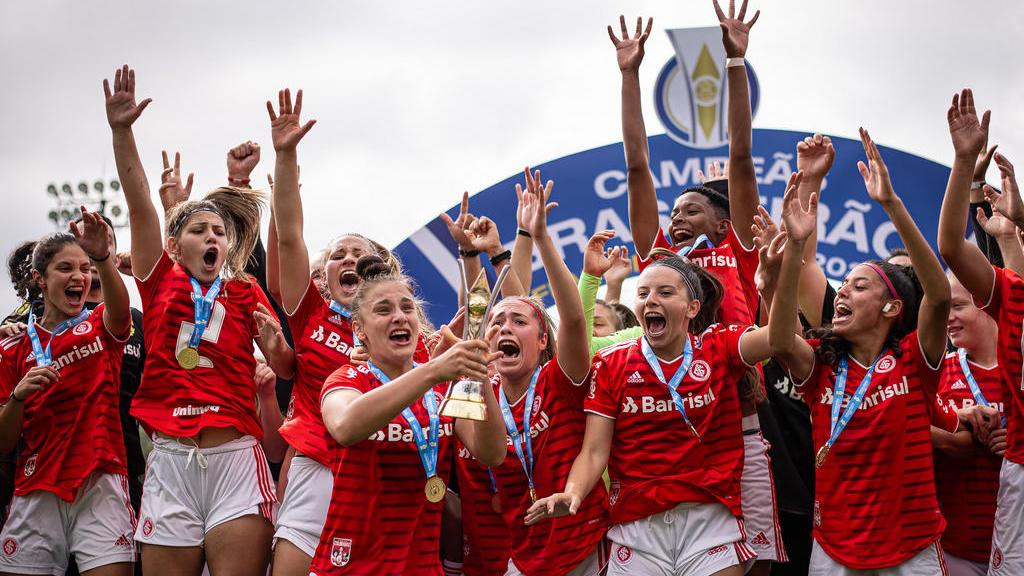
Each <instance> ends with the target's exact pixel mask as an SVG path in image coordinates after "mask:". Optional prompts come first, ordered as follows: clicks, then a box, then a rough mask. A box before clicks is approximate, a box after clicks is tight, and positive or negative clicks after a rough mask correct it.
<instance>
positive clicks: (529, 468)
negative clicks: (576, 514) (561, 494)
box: [491, 367, 540, 502]
mask: <svg viewBox="0 0 1024 576" xmlns="http://www.w3.org/2000/svg"><path fill="white" fill-rule="evenodd" d="M538 376H540V367H538V368H537V369H536V370H535V371H534V372H533V378H531V379H530V387H529V388H527V389H526V399H525V402H526V405H524V406H523V433H522V434H520V433H519V427H517V426H516V420H515V418H513V417H512V409H511V408H510V407H509V404H508V398H507V397H505V389H504V388H501V389H499V391H498V405H499V406H500V407H501V417H502V418H503V419H504V420H505V430H507V431H508V437H509V439H511V440H512V448H514V449H515V451H516V457H518V458H519V463H520V464H522V466H523V472H525V473H526V481H527V482H528V483H529V485H530V502H536V501H537V490H536V489H534V487H533V441H532V440H531V439H530V415H531V414H532V413H533V397H534V394H535V393H536V391H537V377H538ZM523 444H525V445H526V451H525V454H524V453H523ZM527 459H529V461H527ZM493 478H494V477H493V475H492V476H491V481H492V482H493V481H494V480H493Z"/></svg>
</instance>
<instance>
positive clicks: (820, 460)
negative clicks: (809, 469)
mask: <svg viewBox="0 0 1024 576" xmlns="http://www.w3.org/2000/svg"><path fill="white" fill-rule="evenodd" d="M827 457H828V444H824V445H822V447H821V448H818V453H817V454H816V455H815V456H814V467H815V468H821V467H822V466H823V465H824V464H825V458H827Z"/></svg>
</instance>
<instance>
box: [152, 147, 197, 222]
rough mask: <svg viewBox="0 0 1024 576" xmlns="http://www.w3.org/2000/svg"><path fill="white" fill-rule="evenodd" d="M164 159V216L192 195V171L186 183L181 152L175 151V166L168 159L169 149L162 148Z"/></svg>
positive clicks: (160, 191) (162, 190) (161, 183)
mask: <svg viewBox="0 0 1024 576" xmlns="http://www.w3.org/2000/svg"><path fill="white" fill-rule="evenodd" d="M160 154H161V156H162V157H163V161H164V171H163V172H161V173H160V190H159V191H158V192H157V193H158V194H159V196H160V204H161V206H163V209H164V217H165V218H166V216H167V214H168V213H170V211H171V210H173V209H174V207H175V206H177V205H178V204H181V203H182V202H185V201H187V200H188V197H189V196H191V195H192V178H193V176H195V174H193V173H192V172H189V173H188V180H186V181H185V182H184V183H183V182H182V180H181V153H180V152H175V153H174V166H171V163H170V162H169V161H168V159H167V150H161V152H160Z"/></svg>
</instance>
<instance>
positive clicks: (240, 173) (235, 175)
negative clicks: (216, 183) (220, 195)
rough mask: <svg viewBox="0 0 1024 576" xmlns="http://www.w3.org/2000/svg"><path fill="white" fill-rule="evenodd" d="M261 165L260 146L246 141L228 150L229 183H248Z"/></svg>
mask: <svg viewBox="0 0 1024 576" xmlns="http://www.w3.org/2000/svg"><path fill="white" fill-rule="evenodd" d="M259 163H260V145H259V144H257V143H255V142H252V141H246V142H243V143H241V144H239V145H238V146H235V147H234V148H232V149H231V150H228V181H229V182H232V183H234V182H248V180H249V175H250V174H252V171H253V170H255V169H256V165H257V164H259Z"/></svg>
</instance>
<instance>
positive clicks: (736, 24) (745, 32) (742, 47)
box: [712, 0, 761, 58]
mask: <svg viewBox="0 0 1024 576" xmlns="http://www.w3.org/2000/svg"><path fill="white" fill-rule="evenodd" d="M712 1H713V2H714V4H715V14H717V15H718V25H719V26H721V27H722V45H723V46H725V55H726V56H728V57H729V58H743V57H744V56H746V54H747V44H748V43H749V41H750V29H751V28H753V27H754V23H755V22H757V19H758V17H760V16H761V11H760V10H758V11H756V12H754V16H753V18H751V19H750V21H749V22H744V21H743V18H744V17H745V16H746V15H747V0H743V4H740V13H739V14H737V13H736V1H735V0H729V14H728V15H726V14H725V12H723V11H722V7H721V6H719V4H718V0H712Z"/></svg>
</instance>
